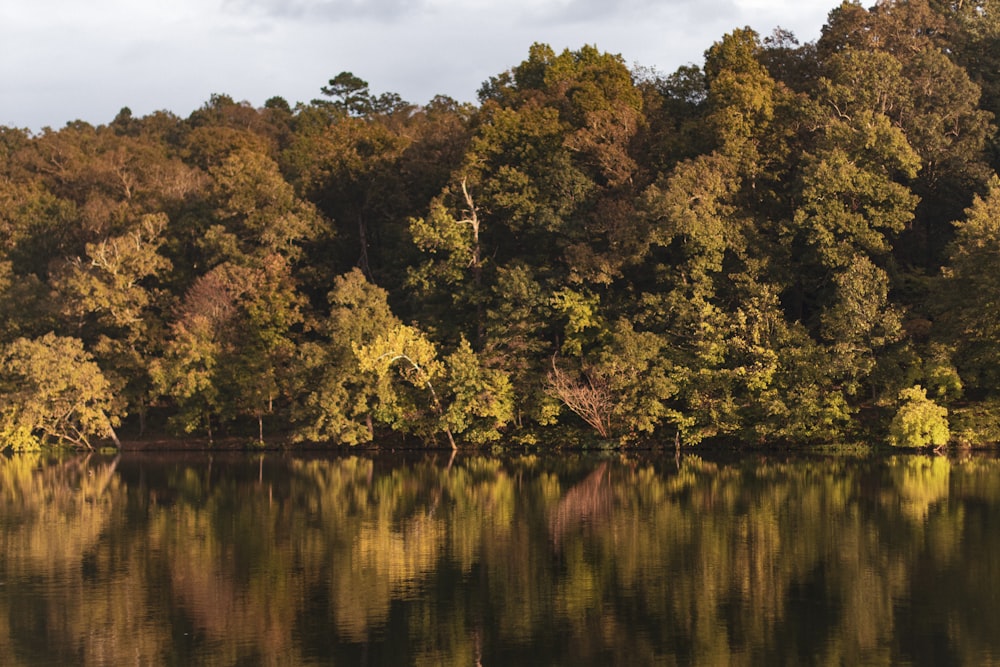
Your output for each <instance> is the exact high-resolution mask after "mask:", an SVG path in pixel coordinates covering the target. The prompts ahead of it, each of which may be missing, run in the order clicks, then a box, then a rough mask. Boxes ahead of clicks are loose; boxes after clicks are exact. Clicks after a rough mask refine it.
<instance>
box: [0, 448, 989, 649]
mask: <svg viewBox="0 0 1000 667" xmlns="http://www.w3.org/2000/svg"><path fill="white" fill-rule="evenodd" d="M998 550H1000V463H998V462H997V461H995V460H992V459H985V458H983V459H978V458H975V459H968V460H964V461H949V460H948V459H946V458H941V457H924V456H900V457H892V458H887V459H868V460H851V459H818V458H809V459H788V460H761V459H756V458H754V459H746V460H742V461H737V462H719V461H709V460H703V459H701V458H698V457H694V456H688V457H685V458H683V459H682V460H681V462H680V464H679V465H675V462H674V460H673V459H664V460H658V459H648V458H644V457H641V456H622V457H608V458H592V457H584V456H577V457H563V458H559V459H551V460H549V459H543V458H538V457H531V456H525V457H520V458H514V459H503V460H501V459H494V458H486V457H479V456H464V455H460V456H459V457H457V458H456V459H455V460H453V461H449V460H448V459H447V458H446V457H435V456H426V457H420V458H418V459H415V460H402V459H399V458H393V459H385V458H373V457H365V456H351V457H344V458H311V459H310V458H297V457H291V456H273V455H268V456H256V457H252V456H209V455H186V456H185V455H175V456H159V457H152V456H138V455H125V456H122V457H121V458H101V457H97V456H90V457H79V458H64V459H47V458H44V457H42V456H40V455H19V456H13V457H9V458H0V664H4V665H38V664H52V665H56V664H59V665H61V664H85V665H109V664H125V663H128V664H202V665H235V664H275V665H284V664H288V665H308V664H331V663H335V664H387V665H388V664H391V665H403V664H414V665H423V664H461V665H476V664H482V665H498V664H509V663H515V662H517V663H521V664H623V665H638V664H727V665H733V664H803V663H804V664H814V663H840V664H881V663H885V664H898V663H910V664H977V665H981V664H990V663H991V662H993V661H995V659H996V656H998V655H1000V632H998V631H1000V627H998V623H1000V621H997V620H995V619H997V614H996V613H994V612H996V611H997V610H998V609H1000V568H997V567H996V561H995V557H994V554H996V553H998Z"/></svg>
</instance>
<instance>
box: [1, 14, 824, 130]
mask: <svg viewBox="0 0 1000 667" xmlns="http://www.w3.org/2000/svg"><path fill="white" fill-rule="evenodd" d="M4 5H5V6H3V7H0V90H3V94H2V95H0V124H6V125H15V126H27V127H30V128H32V129H38V128H40V127H41V126H43V125H51V126H53V127H59V126H61V125H62V124H63V123H65V122H66V121H69V120H73V119H76V118H81V119H83V120H87V121H89V122H92V123H106V122H109V121H110V120H111V119H112V118H113V117H114V115H115V114H116V113H117V112H118V110H119V109H120V108H121V107H122V106H129V107H130V108H131V109H132V110H133V112H134V113H136V114H139V115H143V114H146V113H150V112H152V111H155V110H158V109H168V110H171V111H173V112H175V113H177V114H178V115H181V116H186V115H187V114H188V113H190V112H191V111H192V110H193V109H195V108H197V107H198V106H201V105H202V104H203V103H204V102H205V101H206V100H208V98H209V97H210V95H211V94H213V93H226V94H229V95H231V96H233V97H234V98H236V99H246V100H248V101H250V102H251V103H253V104H255V105H260V104H263V102H264V101H265V100H266V99H267V98H269V97H271V96H273V95H280V96H282V97H285V98H286V99H287V100H288V101H289V102H291V103H293V104H294V103H295V102H298V101H303V102H305V101H309V100H310V99H313V98H315V97H317V96H318V95H319V88H320V86H322V85H324V84H325V83H326V81H327V80H328V79H329V78H331V77H332V76H334V75H335V74H337V73H338V72H340V71H343V70H348V71H352V72H354V73H355V74H357V75H358V76H360V77H362V78H364V79H366V80H367V81H369V83H370V84H371V88H372V90H373V91H374V92H383V91H393V92H398V93H400V94H401V95H402V96H403V97H404V98H406V99H408V100H410V101H413V102H417V103H421V102H425V101H427V100H429V99H430V98H431V97H432V96H433V95H435V94H438V93H441V94H447V95H451V96H452V97H455V98H457V99H459V100H463V101H474V99H475V93H476V90H477V89H478V88H479V86H480V85H481V84H482V83H483V81H485V80H486V79H487V78H489V77H490V76H493V75H496V74H498V73H500V72H502V71H504V70H506V69H508V68H510V67H513V66H515V65H517V64H518V63H519V62H520V61H521V60H523V59H524V58H525V57H526V55H527V53H528V47H529V46H530V45H531V44H532V43H533V42H544V43H547V44H550V45H551V46H552V47H553V48H554V49H556V50H557V51H560V50H562V49H564V48H571V49H575V48H579V47H581V46H583V45H584V44H594V45H596V46H597V47H598V48H600V49H602V50H605V51H610V52H613V53H620V54H621V55H622V56H623V58H624V59H625V61H626V62H627V63H629V64H633V63H638V64H641V65H645V66H649V67H655V68H657V69H659V70H660V71H664V72H669V71H672V70H673V69H675V68H676V67H678V66H679V65H682V64H685V63H689V62H694V63H700V62H701V59H702V56H703V52H704V50H705V49H706V48H708V47H709V46H710V45H711V44H712V43H713V42H714V41H715V40H717V39H719V38H720V37H721V36H722V35H723V34H724V33H726V32H728V31H730V30H732V29H733V28H735V27H739V26H743V25H746V24H750V25H752V26H753V27H754V28H755V29H757V30H758V31H759V32H761V33H762V34H763V35H766V34H768V33H769V32H770V31H771V29H772V28H774V27H775V26H777V25H781V26H782V27H784V28H788V29H791V30H793V31H795V32H796V34H797V35H798V36H799V37H800V38H804V40H808V39H812V38H815V37H816V36H818V34H819V31H820V27H821V26H822V23H823V21H824V19H825V16H826V13H827V7H828V5H827V4H826V3H825V2H823V3H817V2H814V1H812V0H801V1H799V2H789V1H787V0H707V1H706V0H659V1H658V0H621V1H620V2H607V1H606V0H508V1H506V2H499V1H498V0H171V2H169V3H168V2H148V1H142V2H137V1H136V0H90V1H89V2H86V3H83V2H79V0H74V1H70V0H34V2H31V3H28V2H8V3H4Z"/></svg>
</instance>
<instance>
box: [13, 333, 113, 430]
mask: <svg viewBox="0 0 1000 667" xmlns="http://www.w3.org/2000/svg"><path fill="white" fill-rule="evenodd" d="M0 400H2V403H3V408H2V410H0V434H2V437H3V438H4V442H5V446H11V447H14V448H17V449H31V448H34V446H35V445H36V440H35V439H36V438H37V439H38V441H41V442H44V441H56V442H60V443H68V444H70V445H73V446H76V447H86V448H91V447H92V442H91V440H92V438H108V439H110V438H114V437H115V434H114V426H116V425H117V424H118V423H119V415H118V414H117V413H115V412H114V407H113V402H112V395H111V386H110V384H109V383H108V381H107V379H106V378H105V377H104V374H103V373H102V372H101V369H100V368H99V367H98V366H97V364H96V363H94V361H93V358H92V357H91V356H90V355H89V354H88V353H87V352H86V351H85V350H84V349H83V344H82V342H81V341H80V340H78V339H75V338H66V337H62V336H56V335H55V334H52V333H49V334H46V335H44V336H42V337H41V338H37V339H27V338H18V339H17V340H15V341H13V342H12V343H10V344H8V345H6V346H5V347H4V348H3V349H2V352H0Z"/></svg>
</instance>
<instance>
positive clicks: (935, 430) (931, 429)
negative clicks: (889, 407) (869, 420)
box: [889, 385, 950, 447]
mask: <svg viewBox="0 0 1000 667" xmlns="http://www.w3.org/2000/svg"><path fill="white" fill-rule="evenodd" d="M899 400H900V402H901V404H900V406H899V409H898V410H897V412H896V416H895V417H893V419H892V423H891V424H890V425H889V444H890V445H893V446H895V447H927V446H930V445H934V446H940V445H944V444H947V442H948V439H949V437H950V432H949V430H948V409H947V408H943V407H941V406H939V405H938V404H937V403H935V402H934V401H932V400H931V399H929V398H927V391H926V390H925V389H924V388H923V387H921V386H919V385H916V386H913V387H910V388H909V389H904V390H903V391H901V392H899Z"/></svg>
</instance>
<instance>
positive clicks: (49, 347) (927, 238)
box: [0, 0, 1000, 450]
mask: <svg viewBox="0 0 1000 667" xmlns="http://www.w3.org/2000/svg"><path fill="white" fill-rule="evenodd" d="M317 94H318V99H315V100H313V101H311V102H309V103H297V104H295V105H294V106H292V105H290V104H289V103H288V102H287V101H286V100H284V99H282V98H279V97H273V98H271V99H269V100H268V101H267V102H266V103H265V104H264V106H263V107H261V108H255V107H254V106H252V105H250V104H249V103H246V102H238V101H235V100H233V99H232V98H231V97H229V96H227V95H224V94H216V95H212V96H211V98H210V99H209V100H208V102H206V103H205V104H204V105H203V106H202V107H201V108H199V109H197V110H196V111H194V112H193V113H192V114H191V115H190V116H189V117H187V118H180V117H178V116H176V115H174V114H172V113H170V112H168V111H161V112H156V113H152V114H150V115H147V116H143V117H135V116H133V114H132V113H131V112H130V111H129V109H127V108H123V109H122V110H121V111H120V112H119V113H118V115H117V116H116V117H115V118H114V119H112V120H111V121H110V122H108V124H107V125H99V126H96V127H95V126H93V125H90V124H88V123H84V122H81V121H75V122H69V123H67V124H66V125H65V126H64V127H63V128H61V129H58V130H53V129H50V128H46V129H44V130H42V131H41V132H38V133H32V132H30V131H28V130H24V129H18V128H12V127H0V443H2V444H0V447H8V448H12V449H15V450H19V449H34V448H37V447H40V446H43V445H46V444H56V443H62V444H66V445H71V446H78V447H93V446H96V445H97V444H98V443H104V442H117V441H119V439H120V438H121V439H124V438H126V437H127V438H144V437H152V434H164V433H170V434H175V435H178V436H182V437H193V438H194V437H196V438H204V439H206V440H207V441H208V442H216V441H218V440H219V439H222V438H236V439H241V440H242V441H244V442H246V443H248V444H253V443H260V444H264V443H267V444H269V445H271V444H281V445H287V446H297V445H298V446H305V445H312V446H315V445H334V446H340V445H344V446H350V445H364V444H376V445H377V444H380V443H394V445H399V444H406V443H409V444H410V445H412V446H441V447H456V446H490V447H509V446H531V445H538V446H546V445H548V444H550V443H559V444H560V445H564V444H567V443H575V444H584V445H587V444H595V445H598V444H600V445H607V446H622V445H634V446H639V445H643V444H649V443H660V444H663V443H667V444H668V445H669V446H671V447H673V446H674V445H675V444H677V445H678V446H689V445H696V444H698V443H708V442H739V443H743V444H745V445H750V446H753V445H768V446H797V445H810V444H831V443H844V442H862V441H863V442H888V443H890V444H893V445H902V446H908V447H914V446H940V445H944V444H946V443H957V444H962V445H966V446H979V445H987V444H990V443H993V442H996V441H1000V364H998V363H997V362H998V360H1000V178H998V176H997V175H996V174H997V170H998V167H1000V137H998V136H997V134H996V132H995V125H994V123H995V120H996V114H997V112H998V111H1000V2H997V1H996V0H973V1H970V0H962V1H954V0H909V1H904V0H881V1H880V2H878V3H877V4H875V5H873V6H871V7H867V8H866V7H865V6H863V5H861V4H858V3H848V2H845V3H844V4H842V5H840V6H839V7H836V8H834V9H833V10H832V11H831V12H830V14H829V16H828V20H827V23H826V25H825V26H823V29H822V34H821V36H820V37H819V38H818V39H817V40H816V41H815V42H811V43H805V44H802V43H800V42H799V41H798V40H797V39H796V38H795V36H794V35H792V34H790V33H788V32H787V31H783V30H781V29H775V31H774V32H773V33H772V34H770V35H767V36H762V35H760V34H758V33H756V32H754V31H753V30H751V29H749V28H742V29H734V30H733V31H732V32H730V33H728V34H726V35H724V36H722V37H721V39H719V40H718V41H717V42H716V43H715V44H714V45H712V46H711V48H709V49H708V50H707V51H706V52H705V54H704V57H703V62H702V64H701V65H689V66H685V67H681V68H680V69H678V70H677V71H675V72H673V73H670V74H664V73H661V72H659V71H657V70H655V69H652V68H645V67H642V66H631V67H630V66H628V65H627V64H626V63H625V62H624V60H623V58H622V57H621V56H619V55H615V54H609V53H604V52H602V51H600V50H599V49H598V48H597V47H596V46H590V45H586V46H583V47H582V48H580V49H578V50H565V51H563V52H561V53H557V52H556V51H555V50H553V49H552V48H550V47H549V46H546V45H544V44H535V45H533V46H531V47H530V49H529V50H528V54H527V57H526V59H525V60H524V61H523V62H521V63H520V64H517V65H516V66H514V67H512V68H511V69H510V70H508V71H505V72H502V73H499V74H497V75H496V76H494V77H492V78H490V79H489V80H488V81H486V82H484V83H483V85H482V87H481V89H480V90H479V94H478V104H469V103H459V102H457V101H455V100H453V99H450V98H447V97H443V96H438V97H435V98H433V99H431V100H430V101H429V102H427V103H426V104H413V103H410V102H407V101H405V100H403V99H401V97H400V96H399V95H397V94H395V93H391V92H373V91H372V89H371V88H370V87H369V84H368V83H367V82H366V81H364V80H363V79H362V78H360V77H359V76H357V75H355V74H353V73H350V72H342V73H340V74H338V75H336V76H335V77H334V78H332V79H331V80H330V81H329V82H328V83H327V84H326V85H322V86H320V87H318V93H317Z"/></svg>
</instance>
